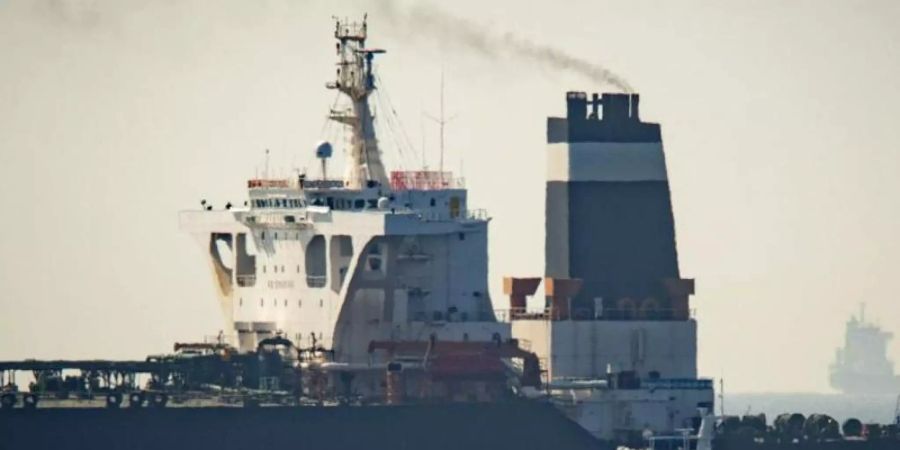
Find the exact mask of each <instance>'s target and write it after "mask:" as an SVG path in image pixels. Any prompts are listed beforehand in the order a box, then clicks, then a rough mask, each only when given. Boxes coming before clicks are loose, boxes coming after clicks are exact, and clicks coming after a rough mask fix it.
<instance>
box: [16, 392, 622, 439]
mask: <svg viewBox="0 0 900 450" xmlns="http://www.w3.org/2000/svg"><path fill="white" fill-rule="evenodd" d="M0 439H2V440H0V448H3V449H8V450H14V449H54V450H62V449H79V450H80V449H92V450H95V449H101V450H107V449H129V450H141V449H147V450H149V449H168V450H178V449H191V450H197V449H216V450H229V449H248V450H250V449H252V450H256V449H263V448H268V449H286V448H288V449H315V450H331V449H334V450H352V449H362V448H365V449H367V450H380V449H385V450H388V449H389V450H399V449H429V450H442V449H446V450H460V449H476V448H484V449H492V450H503V449H515V450H523V449H553V450H562V449H566V450H569V449H611V448H614V447H613V446H612V445H611V444H605V443H601V442H598V441H596V440H595V439H594V438H593V437H591V436H590V435H589V434H588V433H587V432H586V431H584V430H583V429H581V428H580V427H579V426H578V425H576V424H575V423H573V422H571V421H569V420H568V419H566V418H565V417H564V416H563V415H562V414H561V413H560V412H559V411H557V410H556V409H555V408H553V407H552V406H551V405H549V404H546V403H535V402H504V403H490V404H487V403H478V404H434V405H404V406H346V407H258V408H237V407H215V408H213V407H207V408H178V407H174V408H144V409H137V410H130V409H105V408H43V409H42V408H39V409H36V410H24V409H15V410H12V411H4V412H3V413H2V414H0Z"/></svg>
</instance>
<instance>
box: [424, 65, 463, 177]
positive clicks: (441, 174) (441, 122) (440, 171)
mask: <svg viewBox="0 0 900 450" xmlns="http://www.w3.org/2000/svg"><path fill="white" fill-rule="evenodd" d="M425 116H426V117H428V118H429V119H431V120H433V121H434V122H436V123H437V124H438V125H439V126H440V139H441V144H440V148H441V155H440V161H439V163H438V176H439V177H440V181H441V186H444V125H447V124H448V123H450V122H452V121H453V119H455V118H456V116H455V115H454V116H453V117H450V118H449V119H447V118H445V117H444V69H443V67H442V68H441V115H440V118H435V117H432V116H431V115H429V114H425Z"/></svg>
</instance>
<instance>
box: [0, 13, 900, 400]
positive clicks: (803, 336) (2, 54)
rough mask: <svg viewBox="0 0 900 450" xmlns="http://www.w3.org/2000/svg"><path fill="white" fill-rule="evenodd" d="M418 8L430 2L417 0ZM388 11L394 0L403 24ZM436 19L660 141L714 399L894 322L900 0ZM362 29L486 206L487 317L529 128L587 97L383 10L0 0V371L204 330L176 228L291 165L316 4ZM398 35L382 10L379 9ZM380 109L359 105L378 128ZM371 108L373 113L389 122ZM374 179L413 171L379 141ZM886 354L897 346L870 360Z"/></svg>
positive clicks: (397, 98)
mask: <svg viewBox="0 0 900 450" xmlns="http://www.w3.org/2000/svg"><path fill="white" fill-rule="evenodd" d="M435 4H437V2H435ZM406 5H408V4H407V3H395V4H394V8H395V9H397V10H400V11H405V10H407V9H408V6H406ZM522 5H523V3H522V2H521V1H517V0H504V1H496V2H484V1H469V0H466V1H455V2H441V7H442V8H446V9H447V11H448V12H450V13H452V14H454V15H456V16H459V17H463V18H465V19H466V20H470V21H472V22H474V23H476V24H480V25H483V26H484V27H487V28H489V29H490V30H491V32H492V33H497V34H502V33H505V32H512V33H515V34H517V35H518V36H520V37H521V38H522V39H528V40H530V41H532V42H535V43H541V44H547V45H553V46H556V47H558V48H560V49H564V50H565V51H568V52H570V53H572V54H576V55H579V56H581V57H583V58H585V59H587V60H590V61H593V62H595V63H598V64H602V65H603V66H605V67H607V68H609V69H611V70H612V71H614V72H615V73H617V74H619V75H621V76H622V77H624V78H625V79H626V80H627V81H628V83H630V84H631V85H632V86H634V87H635V89H636V90H637V91H638V92H640V93H641V95H642V107H641V113H642V114H643V118H644V120H648V121H657V122H660V123H662V125H663V136H664V145H665V149H666V155H667V161H668V165H669V176H670V180H671V181H670V182H671V188H672V196H673V197H672V198H673V203H674V208H675V221H676V227H677V229H676V232H677V238H678V249H679V254H680V258H681V268H682V273H683V275H684V276H686V277H695V278H696V279H697V295H696V296H695V297H694V299H693V305H694V306H695V307H696V309H697V317H698V320H699V321H700V344H699V346H700V363H699V364H700V370H701V373H702V374H703V375H706V376H712V377H719V376H724V377H725V379H726V386H727V388H728V389H729V390H731V391H787V390H802V391H820V390H821V391H824V390H827V389H828V383H827V368H828V364H829V362H830V361H831V359H832V358H833V355H834V350H835V347H837V346H838V345H839V344H840V343H841V341H842V338H843V326H844V321H845V320H846V319H847V318H848V317H849V315H850V314H851V313H852V312H855V311H856V310H857V308H858V304H859V303H860V302H866V303H867V304H868V311H869V312H870V316H873V317H877V320H878V321H879V322H880V323H881V324H882V325H884V326H885V327H886V328H888V329H890V330H894V331H898V330H900V306H898V299H897V298H896V295H897V294H896V292H897V289H896V285H895V283H896V282H897V280H898V269H900V241H898V239H897V231H898V229H900V181H898V175H897V172H898V169H900V156H898V151H897V150H898V143H900V126H898V125H897V124H896V121H897V118H898V117H900V83H898V81H897V80H898V79H900V48H898V42H900V30H898V27H897V26H896V24H897V23H900V3H897V2H894V1H880V2H879V1H865V2H863V1H846V2H837V1H829V2H825V1H756V2H744V1H741V2H724V1H721V0H719V1H690V2H656V1H653V2H651V1H634V0H629V1H586V2H572V3H569V4H564V2H546V3H536V2H535V3H530V4H529V6H528V7H523V6H522ZM366 11H368V12H369V17H370V33H371V39H370V45H372V46H376V47H384V48H387V49H388V53H387V54H386V55H384V56H383V57H382V58H381V59H380V63H379V73H380V76H381V78H382V79H383V81H384V84H383V87H384V88H385V89H384V91H383V92H382V93H385V92H386V93H387V94H388V95H389V98H390V99H391V100H392V103H393V105H394V107H395V109H396V111H397V113H398V114H399V116H400V118H401V120H402V122H403V125H404V126H405V130H406V133H407V134H408V135H409V140H410V141H411V142H412V143H413V145H414V146H415V147H416V151H419V150H420V148H419V147H421V142H422V130H423V128H424V130H425V142H426V153H427V159H428V161H429V162H430V163H431V164H432V165H434V164H435V163H436V160H437V145H436V143H437V129H436V127H435V126H434V125H433V124H430V123H428V124H426V125H425V126H424V127H422V125H421V122H422V119H421V113H422V111H423V110H425V111H428V112H430V113H432V114H436V113H437V111H438V94H439V88H438V86H439V78H440V72H441V67H442V66H443V67H444V70H445V72H446V92H447V112H448V114H456V115H457V118H456V119H455V120H454V121H453V122H452V123H451V124H450V125H449V126H448V128H447V148H448V152H447V161H448V165H449V166H452V168H453V169H454V170H457V169H458V167H459V165H460V160H463V162H464V169H465V176H466V178H467V180H468V187H469V189H470V204H471V205H474V206H478V207H484V208H487V209H488V210H489V211H490V213H491V214H492V216H493V217H494V219H493V221H492V223H491V231H490V233H491V235H490V251H491V253H490V255H491V273H490V277H491V280H492V286H493V291H492V295H493V297H494V301H495V305H496V306H497V307H498V308H502V307H506V302H505V301H504V299H503V297H502V293H501V291H500V290H499V280H500V277H502V276H503V275H506V274H519V275H531V274H540V273H542V270H543V227H544V219H543V207H544V198H543V196H544V170H545V169H544V164H545V155H544V151H545V135H544V133H545V129H544V127H545V120H546V117H547V116H548V115H561V114H563V112H564V93H565V91H567V90H571V89H578V90H587V91H591V90H602V89H603V88H604V86H599V85H597V84H596V83H594V82H591V81H590V80H587V79H585V78H582V77H580V76H577V75H575V74H572V73H561V72H558V71H555V70H552V69H549V68H547V67H542V66H540V65H538V64H535V63H534V61H531V60H528V59H526V58H523V57H522V55H517V54H515V53H511V52H506V51H500V52H499V53H496V54H494V55H492V56H491V57H489V58H486V57H484V54H483V53H479V52H475V51H472V49H469V48H465V47H462V46H459V45H455V44H454V43H453V40H452V39H441V38H440V37H439V36H435V35H434V29H435V28H434V27H433V26H425V27H422V26H417V25H419V24H417V23H411V22H409V21H403V20H399V21H397V20H394V21H389V20H388V18H387V17H385V16H386V14H385V9H384V4H383V3H364V2H353V3H342V2H330V1H318V2H304V1H288V0H269V1H255V2H247V1H243V0H228V1H200V0H184V1H174V0H170V1H156V2H144V1H117V0H55V1H54V0H32V1H25V0H22V1H11V0H0V202H2V205H3V207H4V209H5V213H4V214H3V218H4V220H3V225H2V230H0V231H2V233H0V285H2V288H3V294H2V295H0V330H2V331H0V338H2V339H0V359H11V358H25V357H38V358H49V357H67V358H77V357H107V358H126V357H128V358H136V357H142V356H143V355H146V354H148V353H159V352H166V351H170V350H171V344H172V343H173V342H174V341H188V340H197V339H199V338H202V336H204V335H212V334H215V333H216V332H217V331H218V330H219V329H221V328H222V326H223V322H222V318H221V315H220V313H219V309H218V306H217V305H216V303H215V299H214V292H213V284H212V278H211V276H210V273H209V272H208V270H209V269H208V266H207V265H206V262H205V261H204V260H203V257H202V251H201V249H200V248H199V247H198V246H196V245H195V244H194V242H193V241H192V240H191V239H190V238H189V237H188V236H187V235H185V234H182V233H180V232H179V230H178V221H177V212H178V211H179V210H183V209H189V208H194V207H196V206H198V202H199V200H200V199H201V198H206V199H209V200H210V201H212V202H213V204H214V205H217V206H221V205H222V204H224V203H225V202H226V201H228V200H231V201H233V202H238V201H242V200H243V199H244V195H245V192H244V187H245V179H247V178H249V177H252V176H253V174H254V172H255V171H256V170H258V169H259V168H261V167H262V164H263V149H265V148H270V149H271V151H272V167H273V168H275V167H277V168H279V170H284V171H285V173H287V171H288V170H289V169H290V168H291V167H293V166H303V165H306V164H308V163H310V160H311V158H310V155H312V149H313V143H314V142H315V141H316V140H318V139H320V138H321V137H322V124H323V121H324V115H325V113H326V112H327V109H328V107H329V106H330V105H331V102H332V100H333V98H334V97H333V95H334V94H333V92H330V91H327V90H325V89H324V83H325V82H326V81H329V80H330V79H331V76H332V74H333V71H334V66H333V57H334V51H333V45H334V43H333V40H332V37H331V32H332V27H333V24H332V22H331V19H330V17H331V15H332V14H337V15H341V16H344V15H347V16H354V15H360V14H362V13H363V12H366ZM395 19H396V18H395ZM383 108H384V107H382V106H376V114H377V113H378V112H379V110H380V109H383ZM385 115H387V114H386V112H385ZM382 142H383V145H384V147H385V153H386V155H385V158H386V159H387V160H388V162H389V163H391V164H394V165H397V164H399V163H403V164H404V166H405V167H407V168H410V167H416V166H417V165H418V164H420V161H419V160H420V157H419V156H416V157H413V155H410V154H409V151H408V150H407V152H406V154H405V157H400V155H399V154H398V153H399V152H398V151H397V150H395V149H394V145H393V141H392V139H391V138H390V137H388V136H382ZM891 353H892V355H893V357H894V358H896V359H898V360H900V344H897V345H893V346H892V347H891Z"/></svg>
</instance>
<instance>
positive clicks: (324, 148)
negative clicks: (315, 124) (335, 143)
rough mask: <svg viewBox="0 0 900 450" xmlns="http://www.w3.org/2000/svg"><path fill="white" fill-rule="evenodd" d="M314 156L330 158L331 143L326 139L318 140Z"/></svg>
mask: <svg viewBox="0 0 900 450" xmlns="http://www.w3.org/2000/svg"><path fill="white" fill-rule="evenodd" d="M316 158H322V159H324V158H331V143H330V142H328V141H319V142H318V143H317V144H316Z"/></svg>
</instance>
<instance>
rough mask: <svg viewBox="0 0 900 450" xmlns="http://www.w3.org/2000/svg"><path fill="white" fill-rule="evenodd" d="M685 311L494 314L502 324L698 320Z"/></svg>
mask: <svg viewBox="0 0 900 450" xmlns="http://www.w3.org/2000/svg"><path fill="white" fill-rule="evenodd" d="M684 312H685V310H683V309H678V308H654V309H644V310H641V309H638V308H634V309H617V308H603V310H602V313H601V314H599V315H595V314H593V313H594V311H593V309H591V308H572V309H571V313H570V314H568V316H567V317H561V316H560V314H561V313H563V310H560V309H554V308H553V307H546V308H543V309H537V310H535V309H528V308H508V309H496V310H494V314H495V315H496V316H497V320H499V321H501V322H510V321H512V320H575V321H610V320H649V321H682V320H687V319H693V318H696V312H697V311H696V309H695V308H690V309H688V310H687V313H688V314H687V316H686V317H685V316H684V315H683V313H684Z"/></svg>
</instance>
